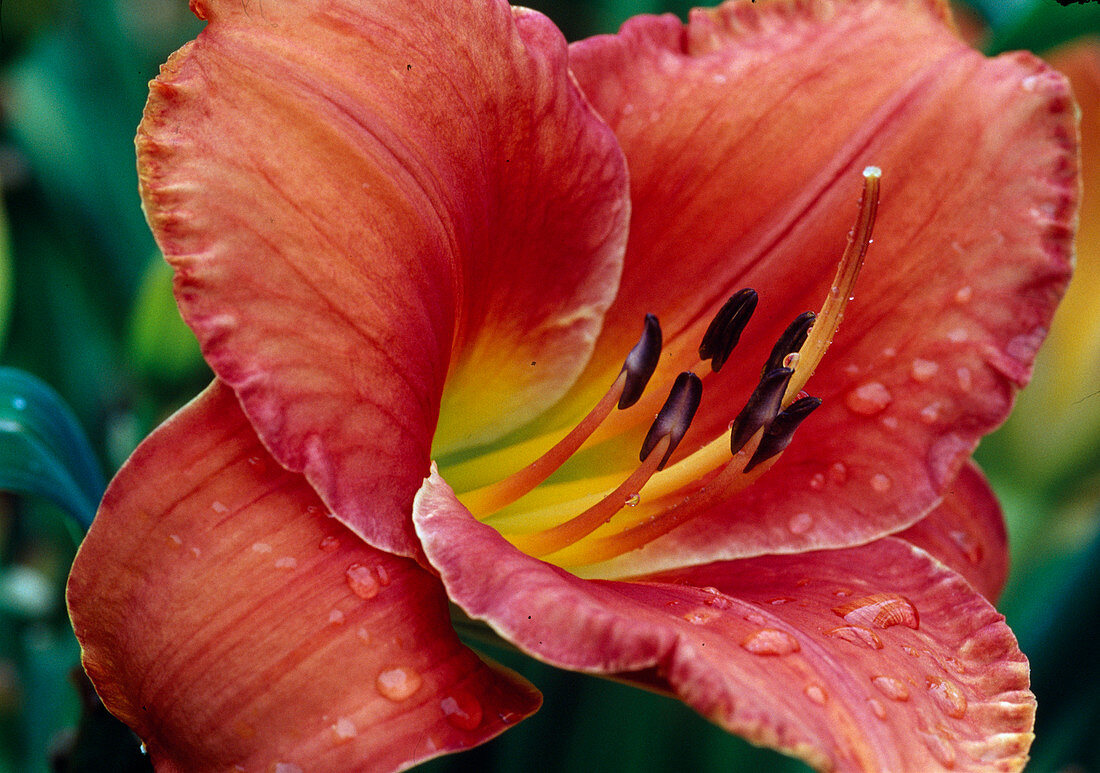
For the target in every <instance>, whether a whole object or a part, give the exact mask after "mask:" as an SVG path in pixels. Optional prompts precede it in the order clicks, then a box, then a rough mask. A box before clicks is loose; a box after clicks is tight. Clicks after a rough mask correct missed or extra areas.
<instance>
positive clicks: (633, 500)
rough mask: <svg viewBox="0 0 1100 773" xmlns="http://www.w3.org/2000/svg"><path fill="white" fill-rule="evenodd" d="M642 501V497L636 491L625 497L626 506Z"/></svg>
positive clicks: (635, 505)
mask: <svg viewBox="0 0 1100 773" xmlns="http://www.w3.org/2000/svg"><path fill="white" fill-rule="evenodd" d="M641 501H642V497H641V495H640V494H638V493H634V494H631V495H630V496H628V497H627V498H626V506H627V507H637V506H638V503H639V502H641Z"/></svg>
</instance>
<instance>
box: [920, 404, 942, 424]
mask: <svg viewBox="0 0 1100 773" xmlns="http://www.w3.org/2000/svg"><path fill="white" fill-rule="evenodd" d="M939 418H940V404H939V403H936V402H933V403H929V404H928V405H926V406H924V407H923V408H921V410H920V419H921V421H923V422H924V423H925V424H935V423H936V422H937V421H938V420H939Z"/></svg>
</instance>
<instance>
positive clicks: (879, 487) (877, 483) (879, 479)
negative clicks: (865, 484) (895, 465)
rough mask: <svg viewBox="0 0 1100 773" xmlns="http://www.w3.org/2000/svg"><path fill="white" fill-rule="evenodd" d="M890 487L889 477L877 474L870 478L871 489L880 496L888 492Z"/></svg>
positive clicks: (891, 483)
mask: <svg viewBox="0 0 1100 773" xmlns="http://www.w3.org/2000/svg"><path fill="white" fill-rule="evenodd" d="M892 485H893V482H892V481H891V480H890V476H889V475H884V474H883V473H881V472H878V473H875V474H874V475H872V476H871V488H873V489H874V490H875V491H877V492H878V493H880V494H885V493H886V492H887V491H889V490H890V486H892Z"/></svg>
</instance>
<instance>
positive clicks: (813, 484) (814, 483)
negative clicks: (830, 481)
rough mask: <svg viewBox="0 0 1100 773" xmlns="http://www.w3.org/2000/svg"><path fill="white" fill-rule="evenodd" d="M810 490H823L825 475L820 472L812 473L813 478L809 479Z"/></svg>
mask: <svg viewBox="0 0 1100 773" xmlns="http://www.w3.org/2000/svg"><path fill="white" fill-rule="evenodd" d="M810 488H811V489H813V490H814V491H821V489H823V488H825V475H824V474H823V473H820V472H816V473H814V475H813V477H812V478H810Z"/></svg>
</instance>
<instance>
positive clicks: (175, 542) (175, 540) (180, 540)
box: [168, 534, 183, 547]
mask: <svg viewBox="0 0 1100 773" xmlns="http://www.w3.org/2000/svg"><path fill="white" fill-rule="evenodd" d="M168 539H169V540H171V541H172V544H173V545H175V546H176V547H179V546H180V545H182V544H183V537H181V536H180V535H178V534H169V535H168Z"/></svg>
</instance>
